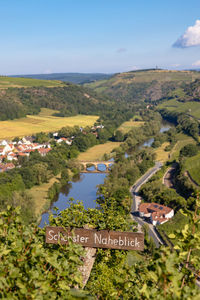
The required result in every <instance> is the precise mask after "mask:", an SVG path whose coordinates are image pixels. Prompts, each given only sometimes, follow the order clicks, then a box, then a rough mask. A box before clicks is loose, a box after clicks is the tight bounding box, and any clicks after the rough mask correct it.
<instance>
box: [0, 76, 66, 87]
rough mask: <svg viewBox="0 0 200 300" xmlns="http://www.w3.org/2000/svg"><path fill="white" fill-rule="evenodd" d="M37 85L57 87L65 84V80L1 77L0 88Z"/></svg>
mask: <svg viewBox="0 0 200 300" xmlns="http://www.w3.org/2000/svg"><path fill="white" fill-rule="evenodd" d="M33 86H34V87H36V86H46V87H56V86H64V84H63V82H61V81H58V80H39V79H32V78H16V77H6V76H2V77H0V89H5V88H9V87H13V88H14V87H17V88H21V87H33Z"/></svg>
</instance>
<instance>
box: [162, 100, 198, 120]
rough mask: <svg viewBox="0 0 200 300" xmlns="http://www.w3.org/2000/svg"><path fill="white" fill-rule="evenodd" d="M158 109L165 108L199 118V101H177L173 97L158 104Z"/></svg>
mask: <svg viewBox="0 0 200 300" xmlns="http://www.w3.org/2000/svg"><path fill="white" fill-rule="evenodd" d="M158 108H159V109H163V108H165V109H167V110H169V111H175V112H183V113H187V114H188V115H190V116H192V117H195V118H197V119H200V103H199V102H196V101H188V102H179V101H177V100H175V99H172V100H169V101H166V102H163V103H161V104H160V105H158Z"/></svg>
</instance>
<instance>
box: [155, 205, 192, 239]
mask: <svg viewBox="0 0 200 300" xmlns="http://www.w3.org/2000/svg"><path fill="white" fill-rule="evenodd" d="M187 223H188V217H186V216H185V215H183V214H182V213H181V212H180V211H179V212H177V213H176V215H175V216H174V217H173V218H172V219H170V220H169V221H167V222H166V223H164V224H162V225H159V226H158V227H157V228H158V230H159V232H160V231H161V232H162V231H163V232H165V233H166V235H167V236H168V235H169V234H171V233H175V232H176V230H182V229H183V228H184V226H185V225H186V224H187ZM172 242H173V243H174V244H176V239H175V240H172Z"/></svg>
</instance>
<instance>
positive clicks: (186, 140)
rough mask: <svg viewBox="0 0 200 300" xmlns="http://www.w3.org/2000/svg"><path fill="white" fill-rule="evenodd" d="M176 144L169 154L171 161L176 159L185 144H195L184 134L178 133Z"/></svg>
mask: <svg viewBox="0 0 200 300" xmlns="http://www.w3.org/2000/svg"><path fill="white" fill-rule="evenodd" d="M177 140H178V141H177V143H176V144H175V146H174V148H173V149H172V151H171V153H170V158H171V159H172V160H174V159H177V158H178V156H179V153H180V150H181V149H182V148H183V147H184V146H186V145H187V144H196V142H195V140H194V139H193V138H192V137H189V136H188V135H186V134H183V133H179V134H177Z"/></svg>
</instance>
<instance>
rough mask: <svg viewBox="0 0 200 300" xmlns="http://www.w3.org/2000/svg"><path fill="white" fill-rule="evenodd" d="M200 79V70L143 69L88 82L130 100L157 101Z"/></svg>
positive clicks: (91, 85) (110, 94)
mask: <svg viewBox="0 0 200 300" xmlns="http://www.w3.org/2000/svg"><path fill="white" fill-rule="evenodd" d="M196 79H200V72H193V71H167V70H156V69H152V70H141V71H132V72H126V73H119V74H116V75H113V76H112V77H111V78H110V79H108V80H103V81H98V82H94V83H91V84H86V86H87V87H90V88H92V89H94V90H95V91H96V92H98V93H103V94H106V95H109V96H112V97H113V98H115V99H116V100H123V101H129V102H138V101H144V100H149V101H155V100H159V99H162V98H166V97H168V96H169V94H170V92H173V91H174V90H176V89H177V88H182V86H183V85H185V84H190V83H191V82H193V81H195V80H196Z"/></svg>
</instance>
